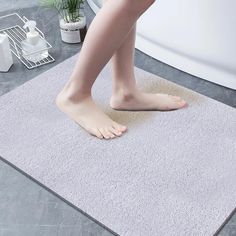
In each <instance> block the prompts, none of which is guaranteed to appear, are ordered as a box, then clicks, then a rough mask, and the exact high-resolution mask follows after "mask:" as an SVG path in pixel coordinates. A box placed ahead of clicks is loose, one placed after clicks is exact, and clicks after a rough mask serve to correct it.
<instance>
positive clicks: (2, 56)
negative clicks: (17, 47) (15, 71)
mask: <svg viewBox="0 0 236 236" xmlns="http://www.w3.org/2000/svg"><path fill="white" fill-rule="evenodd" d="M12 64H13V59H12V53H11V49H10V44H9V39H8V35H7V34H5V33H4V34H0V72H7V71H8V70H9V69H10V67H11V66H12Z"/></svg>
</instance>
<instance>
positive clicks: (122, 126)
mask: <svg viewBox="0 0 236 236" xmlns="http://www.w3.org/2000/svg"><path fill="white" fill-rule="evenodd" d="M112 126H113V127H114V128H115V129H117V130H119V131H121V132H124V131H126V130H127V127H126V126H124V125H120V124H118V123H116V122H113V124H112Z"/></svg>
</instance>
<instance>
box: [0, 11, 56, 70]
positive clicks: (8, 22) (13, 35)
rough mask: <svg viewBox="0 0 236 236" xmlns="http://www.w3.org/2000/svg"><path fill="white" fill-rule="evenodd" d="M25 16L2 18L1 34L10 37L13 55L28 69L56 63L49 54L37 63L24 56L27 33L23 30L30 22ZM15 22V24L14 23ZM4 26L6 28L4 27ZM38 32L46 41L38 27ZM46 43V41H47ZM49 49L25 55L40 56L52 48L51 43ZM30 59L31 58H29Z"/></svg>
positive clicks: (0, 21)
mask: <svg viewBox="0 0 236 236" xmlns="http://www.w3.org/2000/svg"><path fill="white" fill-rule="evenodd" d="M28 20H29V19H27V18H26V17H25V16H23V17H21V16H19V14H18V13H12V14H8V15H4V16H0V33H5V34H7V35H8V38H9V42H10V48H11V51H12V53H13V54H14V55H15V56H16V57H17V58H18V59H19V60H20V61H21V62H22V63H23V64H24V65H25V66H26V67H27V68H28V69H33V68H35V67H38V66H42V65H45V64H48V63H51V62H54V61H55V59H54V58H53V57H52V56H51V55H50V53H49V52H48V56H47V57H45V58H44V59H42V60H39V61H37V62H33V61H30V60H28V59H26V58H25V57H24V56H23V52H22V47H21V41H23V40H25V39H26V33H27V32H26V31H25V30H24V29H23V26H24V24H25V23H26V22H27V21H28ZM12 22H14V23H12ZM2 26H4V28H3V27H2ZM35 30H36V31H38V32H39V36H40V37H41V38H42V39H44V40H45V37H44V34H43V33H42V31H41V30H39V29H38V28H37V27H36V28H35ZM45 41H46V40H45ZM46 43H47V48H44V49H42V50H37V51H34V52H33V53H24V55H25V56H26V57H28V56H32V55H34V54H38V53H40V52H43V51H45V50H49V49H50V48H52V46H51V45H50V43H49V42H47V41H46ZM28 58H29V57H28Z"/></svg>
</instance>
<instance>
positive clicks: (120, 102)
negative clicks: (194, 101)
mask: <svg viewBox="0 0 236 236" xmlns="http://www.w3.org/2000/svg"><path fill="white" fill-rule="evenodd" d="M186 105H187V103H186V102H185V101H184V100H183V99H182V98H180V97H177V96H172V95H169V94H164V93H155V94H154V93H144V92H142V91H140V90H139V89H138V88H135V89H134V90H132V91H130V92H129V91H126V92H125V91H122V90H120V91H117V92H116V93H115V94H113V95H112V97H111V99H110V106H111V107H112V108H113V109H116V110H135V111H139V110H160V111H168V110H173V109H179V108H182V107H185V106H186Z"/></svg>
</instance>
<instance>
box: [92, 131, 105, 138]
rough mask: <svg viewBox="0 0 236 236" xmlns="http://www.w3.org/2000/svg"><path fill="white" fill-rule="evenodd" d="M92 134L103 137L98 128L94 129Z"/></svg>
mask: <svg viewBox="0 0 236 236" xmlns="http://www.w3.org/2000/svg"><path fill="white" fill-rule="evenodd" d="M94 134H95V135H96V136H97V137H98V138H100V139H103V135H102V134H101V132H100V131H99V130H98V129H96V130H95V131H94Z"/></svg>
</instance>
